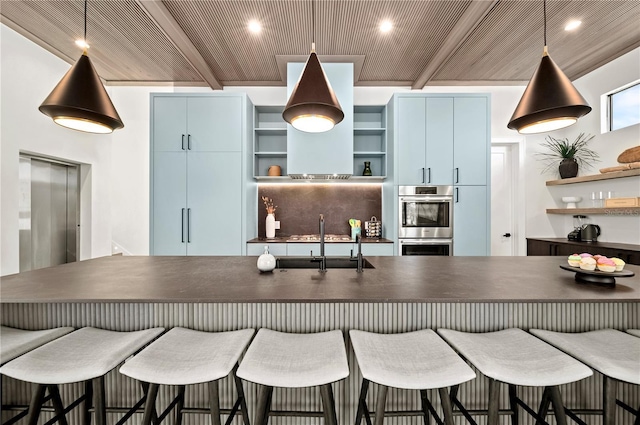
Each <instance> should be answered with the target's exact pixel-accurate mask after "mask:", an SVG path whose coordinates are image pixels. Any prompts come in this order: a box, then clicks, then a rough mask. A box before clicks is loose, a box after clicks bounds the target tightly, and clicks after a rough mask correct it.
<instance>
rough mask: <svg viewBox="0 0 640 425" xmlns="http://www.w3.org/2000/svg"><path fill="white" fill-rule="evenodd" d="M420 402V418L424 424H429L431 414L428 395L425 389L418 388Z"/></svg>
mask: <svg viewBox="0 0 640 425" xmlns="http://www.w3.org/2000/svg"><path fill="white" fill-rule="evenodd" d="M420 402H421V403H420V404H421V406H422V418H423V422H424V425H429V424H430V423H431V416H430V413H429V407H427V406H428V403H429V397H428V395H427V390H420Z"/></svg>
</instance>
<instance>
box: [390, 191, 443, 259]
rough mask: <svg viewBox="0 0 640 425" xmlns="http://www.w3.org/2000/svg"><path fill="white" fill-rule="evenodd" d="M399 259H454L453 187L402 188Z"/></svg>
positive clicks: (399, 214)
mask: <svg viewBox="0 0 640 425" xmlns="http://www.w3.org/2000/svg"><path fill="white" fill-rule="evenodd" d="M398 218H399V222H398V238H399V252H398V254H399V255H453V186H400V187H399V188H398Z"/></svg>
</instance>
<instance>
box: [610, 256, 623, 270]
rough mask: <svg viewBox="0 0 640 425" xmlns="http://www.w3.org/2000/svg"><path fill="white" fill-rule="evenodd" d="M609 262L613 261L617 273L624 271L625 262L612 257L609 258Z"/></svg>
mask: <svg viewBox="0 0 640 425" xmlns="http://www.w3.org/2000/svg"><path fill="white" fill-rule="evenodd" d="M610 260H611V261H613V263H614V264H615V265H616V271H617V272H621V271H622V269H624V265H625V262H624V261H622V260H621V259H619V258H616V257H612V258H610Z"/></svg>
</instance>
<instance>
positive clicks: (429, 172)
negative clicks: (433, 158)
mask: <svg viewBox="0 0 640 425" xmlns="http://www.w3.org/2000/svg"><path fill="white" fill-rule="evenodd" d="M427 173H428V176H429V178H428V179H427V183H431V167H429V168H427Z"/></svg>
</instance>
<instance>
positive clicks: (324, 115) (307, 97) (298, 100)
mask: <svg viewBox="0 0 640 425" xmlns="http://www.w3.org/2000/svg"><path fill="white" fill-rule="evenodd" d="M282 117H283V118H284V120H285V121H286V122H288V123H289V124H291V125H292V126H293V127H295V128H296V129H298V130H301V131H306V132H309V133H320V132H323V131H328V130H331V129H332V128H333V126H334V125H336V124H338V123H339V122H340V121H342V119H343V118H344V113H343V112H342V108H341V107H340V103H339V102H338V98H337V97H336V95H335V93H334V92H333V89H332V88H331V84H329V80H327V76H326V75H325V74H324V71H323V70H322V65H320V61H319V60H318V56H317V55H316V54H315V52H311V55H309V59H307V63H306V64H305V66H304V69H303V71H302V75H300V79H299V80H298V83H297V84H296V86H295V87H294V88H293V91H292V92H291V97H289V101H288V102H287V106H285V108H284V111H283V112H282Z"/></svg>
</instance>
